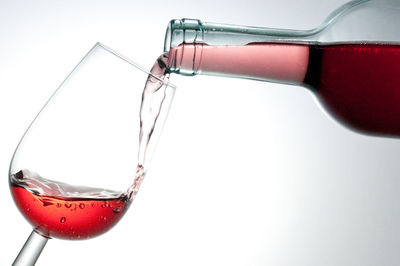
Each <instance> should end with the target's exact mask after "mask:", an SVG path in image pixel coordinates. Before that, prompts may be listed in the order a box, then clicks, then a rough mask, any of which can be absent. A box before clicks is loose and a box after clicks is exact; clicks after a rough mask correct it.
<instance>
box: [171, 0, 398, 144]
mask: <svg viewBox="0 0 400 266" xmlns="http://www.w3.org/2000/svg"><path fill="white" fill-rule="evenodd" d="M391 5H393V3H391V1H363V0H361V1H353V2H350V3H348V4H347V5H345V6H343V7H341V8H340V9H339V10H338V11H335V12H334V13H333V14H332V15H331V16H330V17H329V18H328V19H327V21H326V23H324V24H323V25H322V26H321V27H319V28H317V29H313V30H309V31H290V30H276V29H262V28H248V27H239V26H229V25H218V24H207V23H202V22H200V21H196V20H188V22H187V23H186V21H185V20H181V21H176V20H175V21H172V22H171V24H170V28H169V33H168V32H167V38H166V44H167V45H166V49H165V50H166V52H167V53H168V55H169V63H168V65H169V68H170V71H171V72H174V73H179V74H186V75H195V74H210V75H222V76H229V77H239V78H250V79H257V80H263V81H272V82H279V83H286V84H293V85H300V86H304V87H306V88H309V89H310V90H311V91H312V92H313V93H314V94H315V95H316V96H317V99H318V100H319V101H320V102H321V103H322V106H324V107H325V108H326V109H327V110H328V112H329V113H330V114H331V115H332V116H333V117H335V118H336V119H337V120H339V121H340V122H342V123H343V124H344V125H346V126H348V127H350V128H352V129H354V130H356V131H361V132H363V133H365V134H373V135H385V136H396V137H397V136H400V75H399V74H398V70H399V69H400V46H399V44H400V42H399V41H400V33H397V31H396V30H395V28H397V25H400V24H396V23H397V17H399V16H397V15H396V14H393V16H392V18H391V20H394V21H393V23H394V24H393V29H392V28H391V27H387V26H385V29H384V30H382V29H379V25H377V24H374V27H376V29H374V30H375V31H376V32H377V34H371V32H370V31H371V28H372V27H371V26H368V25H367V27H366V29H365V30H364V31H363V30H360V28H359V27H358V25H364V24H365V21H371V20H372V22H374V19H371V16H372V15H373V16H376V13H377V10H378V11H379V10H381V11H382V10H383V11H385V10H386V11H385V12H387V10H390V9H389V8H388V7H390V6H391ZM385 12H381V13H382V15H384V16H386V17H390V16H387V14H386V13H385ZM353 13H355V14H357V16H356V18H353V16H352V14H353ZM371 14H372V15H371ZM364 20H365V21H364ZM375 20H377V21H380V20H381V19H378V18H376V19H375ZM355 21H356V22H357V23H358V24H357V25H356V26H357V27H358V29H359V30H358V31H357V33H354V32H352V31H351V28H350V33H349V32H348V31H349V30H347V31H345V30H346V29H348V28H349V27H348V26H347V25H348V24H349V23H350V24H351V25H354V23H355ZM385 25H387V23H385ZM174 27H175V29H176V30H175V32H174V30H173V28H174ZM171 29H172V31H171ZM398 40H399V41H398Z"/></svg>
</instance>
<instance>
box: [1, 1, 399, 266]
mask: <svg viewBox="0 0 400 266" xmlns="http://www.w3.org/2000/svg"><path fill="white" fill-rule="evenodd" d="M344 2H345V1H344V0H334V1H332V0H330V1H328V0H324V1H313V0H303V1H295V0H280V1H271V0H260V1H256V0H249V1H231V0H224V1H207V0H206V1H198V2H194V1H192V2H189V1H176V0H170V1H140V2H139V1H99V0H96V1H60V0H56V1H54V0H52V1H48V0H43V1H27V0H24V1H7V0H1V1H0V38H1V39H0V40H1V41H0V125H1V131H0V132H1V133H0V147H1V148H0V173H1V175H2V178H1V179H0V180H2V182H0V197H1V198H0V202H1V207H2V208H1V212H0V215H1V216H0V228H1V235H0V236H1V237H0V265H10V264H11V262H12V261H13V259H14V257H15V256H16V255H17V253H18V251H19V249H20V248H21V247H22V244H23V242H24V241H25V239H26V238H27V237H28V235H29V233H30V231H31V227H30V225H29V224H28V223H27V222H26V221H25V220H24V218H23V217H22V216H21V215H20V214H19V212H18V210H17V209H16V207H15V206H14V203H13V202H12V199H11V196H10V193H9V189H8V181H7V171H8V164H9V161H10V159H11V156H12V153H13V150H14V148H15V147H16V145H17V142H18V141H19V138H20V137H21V135H22V133H23V131H24V130H25V129H26V127H27V126H28V124H29V123H30V121H31V120H32V119H33V117H34V116H35V115H36V113H37V112H38V111H39V109H40V108H41V106H42V105H43V104H44V102H45V101H46V100H47V98H48V97H49V96H50V94H51V93H52V92H53V91H54V89H55V88H56V87H57V86H58V85H59V83H60V82H61V81H62V80H63V79H64V78H65V76H66V75H67V74H68V73H69V71H70V70H71V69H72V68H73V67H74V66H75V64H76V63H77V62H78V61H79V60H80V59H81V57H82V56H83V55H84V54H85V53H86V52H87V51H88V49H90V48H91V47H92V45H93V44H94V43H95V42H97V41H101V42H103V43H105V44H106V45H108V46H110V47H112V48H113V49H115V50H117V51H119V52H121V53H122V54H125V55H127V56H128V57H130V58H132V59H134V60H135V61H137V62H139V63H141V64H142V65H144V66H147V67H148V68H150V66H151V65H152V63H153V61H154V60H155V58H156V57H157V56H158V55H159V54H160V53H161V52H162V48H163V38H164V31H165V28H166V26H167V22H168V21H169V20H170V19H172V18H183V17H191V18H200V19H202V20H204V21H214V22H225V23H233V24H243V25H255V26H269V27H277V28H297V29H307V28H311V27H314V26H317V25H318V24H319V23H320V22H321V21H322V20H323V19H324V17H326V15H327V14H328V13H329V12H330V11H332V10H333V9H334V8H336V7H337V6H339V5H340V4H342V3H344ZM171 80H172V82H173V83H175V84H176V85H177V86H178V90H177V92H176V96H175V100H174V103H173V106H172V109H171V112H170V116H169V120H168V121H167V124H166V127H165V131H164V134H163V136H162V138H161V140H160V144H159V146H158V150H157V152H156V156H155V158H154V159H153V163H152V168H151V169H150V171H149V173H148V175H147V177H146V180H145V182H144V184H143V187H142V189H141V191H140V193H139V194H138V197H137V199H136V201H135V202H134V204H133V206H132V207H131V209H130V210H129V212H128V213H127V214H126V215H125V217H124V218H123V219H122V221H121V222H120V223H119V224H118V225H117V226H116V227H115V228H114V229H113V230H111V231H110V232H108V233H107V234H105V235H103V236H101V237H98V238H95V239H92V240H87V241H61V240H50V241H49V243H48V244H47V246H46V248H45V249H44V251H43V253H42V256H41V258H40V259H39V261H38V263H37V265H143V266H145V265H174V266H177V265H282V266H289V265H290V266H303V265H304V266H313V265H315V266H316V265H326V266H328V265H338V266H339V265H340V266H347V265H348V266H354V265H363V266H368V265H386V266H390V265H399V263H400V253H399V250H398V248H399V246H400V245H399V244H400V230H399V226H398V225H399V224H400V207H399V204H398V203H399V199H400V196H399V195H400V193H399V192H400V184H399V183H400V182H399V181H400V180H399V177H398V172H399V170H400V166H398V165H397V163H398V158H399V155H400V143H399V141H398V140H395V139H382V138H373V137H367V136H361V135H358V134H356V133H353V132H351V131H349V130H347V129H345V128H343V127H341V126H339V125H338V124H337V123H336V122H334V121H332V120H330V119H329V118H327V116H326V115H325V114H324V113H323V112H321V111H320V109H319V107H318V106H317V105H316V104H315V102H314V100H313V98H312V97H311V95H310V94H309V93H308V92H307V91H306V90H305V89H303V88H299V87H293V86H284V85H277V84H268V83H262V82H256V81H248V80H238V79H226V78H216V77H200V76H199V77H179V76H173V77H172V79H171Z"/></svg>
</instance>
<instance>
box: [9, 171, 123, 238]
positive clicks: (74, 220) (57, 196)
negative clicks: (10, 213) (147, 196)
mask: <svg viewBox="0 0 400 266" xmlns="http://www.w3.org/2000/svg"><path fill="white" fill-rule="evenodd" d="M10 182H11V184H10V185H11V193H12V196H13V198H14V201H15V203H16V205H17V206H18V208H19V210H20V211H21V213H22V214H23V215H24V216H25V218H26V219H27V220H28V221H29V222H30V223H31V224H32V225H33V226H34V227H35V228H36V230H38V231H40V232H41V233H42V234H44V235H46V236H50V237H57V238H63V239H86V238H91V237H94V236H98V235H100V234H102V233H104V232H106V231H108V230H109V229H110V228H111V227H113V226H114V225H115V224H116V223H117V222H118V221H119V220H120V219H121V217H122V216H123V215H124V214H125V212H126V210H127V209H128V207H129V204H130V202H131V201H130V200H129V199H128V196H127V194H125V193H120V192H115V191H110V190H104V189H95V188H88V187H77V186H71V185H67V184H65V183H61V182H55V181H51V180H48V179H44V178H42V177H40V176H38V175H37V174H34V173H32V172H30V171H28V170H23V171H19V172H18V173H16V174H14V175H13V176H11V179H10Z"/></svg>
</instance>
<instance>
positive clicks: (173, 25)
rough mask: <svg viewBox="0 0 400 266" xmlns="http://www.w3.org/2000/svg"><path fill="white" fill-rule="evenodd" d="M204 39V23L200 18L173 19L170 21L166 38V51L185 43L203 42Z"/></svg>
mask: <svg viewBox="0 0 400 266" xmlns="http://www.w3.org/2000/svg"><path fill="white" fill-rule="evenodd" d="M203 39H204V29H203V24H202V23H201V21H200V20H198V19H188V18H184V19H173V20H171V21H170V22H169V23H168V27H167V30H166V32H165V39H164V52H169V51H170V50H171V48H175V47H177V46H179V45H180V44H183V43H201V42H203Z"/></svg>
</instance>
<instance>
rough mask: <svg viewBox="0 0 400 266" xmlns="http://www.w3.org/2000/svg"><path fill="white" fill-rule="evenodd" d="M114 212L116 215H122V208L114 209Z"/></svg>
mask: <svg viewBox="0 0 400 266" xmlns="http://www.w3.org/2000/svg"><path fill="white" fill-rule="evenodd" d="M113 212H114V213H120V212H121V208H120V207H117V208H114V209H113Z"/></svg>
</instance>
